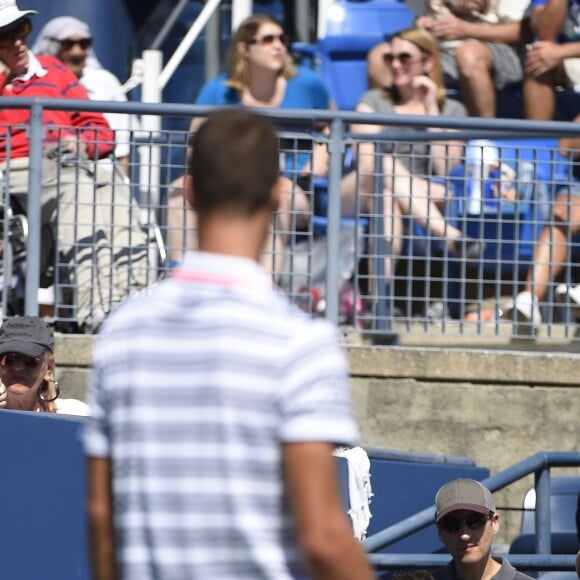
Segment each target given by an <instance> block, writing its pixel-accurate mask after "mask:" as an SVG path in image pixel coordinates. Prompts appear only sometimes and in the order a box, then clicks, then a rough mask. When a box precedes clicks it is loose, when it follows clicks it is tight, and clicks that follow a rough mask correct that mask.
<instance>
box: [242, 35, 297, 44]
mask: <svg viewBox="0 0 580 580" xmlns="http://www.w3.org/2000/svg"><path fill="white" fill-rule="evenodd" d="M276 40H279V41H280V42H281V43H282V44H283V45H284V46H288V45H289V44H290V36H288V34H266V35H264V36H261V37H260V38H251V39H250V40H248V44H259V45H260V46H268V45H270V44H274V41H276Z"/></svg>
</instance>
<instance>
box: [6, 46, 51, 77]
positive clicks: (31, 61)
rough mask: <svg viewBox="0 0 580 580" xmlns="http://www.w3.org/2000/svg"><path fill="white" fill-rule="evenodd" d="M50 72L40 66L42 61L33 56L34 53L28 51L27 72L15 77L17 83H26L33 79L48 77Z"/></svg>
mask: <svg viewBox="0 0 580 580" xmlns="http://www.w3.org/2000/svg"><path fill="white" fill-rule="evenodd" d="M47 72H48V71H47V70H46V69H45V68H44V67H43V66H42V65H41V64H40V61H39V60H38V59H37V58H36V57H35V56H34V54H32V52H31V51H30V50H29V51H28V68H27V69H26V72H25V73H23V74H21V75H18V76H15V77H14V80H15V81H21V82H26V81H29V80H30V79H31V78H32V77H38V78H42V77H43V76H44V75H46V73H47Z"/></svg>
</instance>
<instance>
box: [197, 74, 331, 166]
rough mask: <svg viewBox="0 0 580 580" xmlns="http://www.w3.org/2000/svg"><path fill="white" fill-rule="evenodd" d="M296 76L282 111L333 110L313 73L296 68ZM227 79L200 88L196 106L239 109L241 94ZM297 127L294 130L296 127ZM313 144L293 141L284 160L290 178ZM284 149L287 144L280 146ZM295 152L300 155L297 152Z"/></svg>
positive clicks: (287, 89)
mask: <svg viewBox="0 0 580 580" xmlns="http://www.w3.org/2000/svg"><path fill="white" fill-rule="evenodd" d="M296 71H297V74H296V76H294V77H292V78H291V79H288V81H287V83H286V91H285V92H284V97H283V98H282V102H281V103H280V107H279V108H280V109H323V110H326V109H328V108H329V107H330V94H329V92H328V89H327V88H326V85H325V84H324V82H323V81H322V79H321V78H320V77H319V76H318V75H317V74H316V73H314V72H313V71H311V70H309V69H307V68H303V67H297V68H296ZM227 80H228V75H227V74H226V73H223V74H221V75H219V76H218V77H216V78H215V79H212V80H211V81H208V82H207V83H205V85H203V87H201V90H200V91H199V94H198V95H197V99H196V100H195V104H196V105H224V106H225V105H239V104H241V102H240V94H239V93H238V92H237V91H236V90H234V89H232V88H230V87H228V86H227V85H226V81H227ZM294 127H295V126H294ZM311 146H312V143H311V142H308V144H306V143H304V142H301V141H299V142H298V143H296V141H292V143H291V144H290V147H291V148H292V151H290V152H288V153H287V154H286V155H285V156H284V167H285V171H286V173H287V174H290V175H291V174H292V173H293V172H296V171H297V170H298V171H299V170H300V169H301V168H303V167H304V165H305V164H306V163H307V161H308V159H309V157H310V154H309V153H308V152H305V151H304V148H305V147H306V148H308V149H310V148H311ZM281 148H282V149H284V148H285V146H284V144H282V145H281ZM296 149H298V150H299V152H296Z"/></svg>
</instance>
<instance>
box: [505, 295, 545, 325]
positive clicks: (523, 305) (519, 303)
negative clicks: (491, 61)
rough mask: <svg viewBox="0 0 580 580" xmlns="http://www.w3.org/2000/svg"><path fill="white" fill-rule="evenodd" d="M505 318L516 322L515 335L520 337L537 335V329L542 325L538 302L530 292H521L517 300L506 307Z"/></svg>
mask: <svg viewBox="0 0 580 580" xmlns="http://www.w3.org/2000/svg"><path fill="white" fill-rule="evenodd" d="M514 317H515V318H514ZM503 318H504V320H508V321H514V334H515V335H519V336H531V335H533V334H535V333H536V330H537V327H538V326H539V325H540V324H542V315H541V314H540V307H539V305H538V301H537V300H536V298H535V296H533V295H532V293H531V292H528V291H524V292H520V293H519V294H518V295H517V296H516V299H515V300H513V301H510V302H508V303H507V304H506V305H505V307H504V313H503Z"/></svg>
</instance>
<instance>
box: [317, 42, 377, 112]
mask: <svg viewBox="0 0 580 580" xmlns="http://www.w3.org/2000/svg"><path fill="white" fill-rule="evenodd" d="M382 40H383V38H382V37H381V36H378V35H370V34H368V35H361V36H352V35H349V36H327V37H326V38H322V39H320V40H319V41H318V43H317V45H316V53H317V56H318V61H319V72H320V75H321V76H322V79H323V80H324V82H325V83H326V86H327V88H328V90H329V91H330V95H331V97H332V98H333V99H334V102H335V103H336V106H337V108H338V109H342V110H352V109H354V108H355V106H356V104H357V103H358V101H359V99H360V98H361V96H362V95H363V93H364V92H365V91H366V89H367V73H366V58H367V53H368V51H369V50H370V49H371V48H372V47H373V46H375V45H377V44H378V43H379V42H381V41H382Z"/></svg>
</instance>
